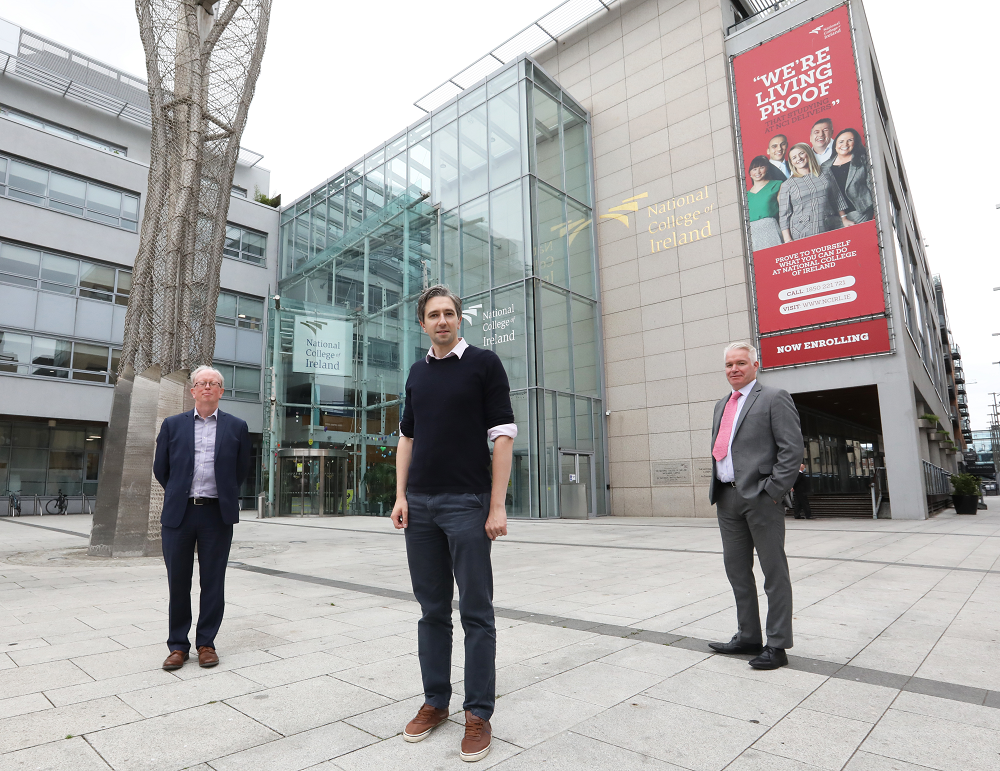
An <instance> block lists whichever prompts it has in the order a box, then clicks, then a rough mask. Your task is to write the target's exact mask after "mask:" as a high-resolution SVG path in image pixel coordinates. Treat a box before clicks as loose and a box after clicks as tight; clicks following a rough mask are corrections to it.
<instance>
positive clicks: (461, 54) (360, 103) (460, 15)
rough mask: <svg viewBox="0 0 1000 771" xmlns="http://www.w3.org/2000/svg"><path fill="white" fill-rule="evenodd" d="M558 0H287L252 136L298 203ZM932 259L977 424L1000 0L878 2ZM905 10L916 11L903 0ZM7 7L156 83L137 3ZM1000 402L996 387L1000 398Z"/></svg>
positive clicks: (996, 244) (990, 319) (895, 103)
mask: <svg viewBox="0 0 1000 771" xmlns="http://www.w3.org/2000/svg"><path fill="white" fill-rule="evenodd" d="M557 2H558V0H542V1H541V2H538V0H504V1H503V2H498V3H481V2H470V1H469V0H432V2H429V3H414V2H404V0H382V2H379V3H373V2H372V3H366V2H346V0H275V2H274V10H273V15H272V18H271V29H270V35H269V37H268V44H267V52H266V54H265V56H264V66H263V70H262V72H261V76H260V80H259V81H258V84H257V93H256V96H255V98H254V103H253V107H252V109H251V111H250V119H249V123H248V125H247V128H246V131H245V132H244V135H243V145H244V146H245V147H248V148H250V149H252V150H256V151H257V152H260V153H263V155H264V160H263V162H262V165H264V166H265V167H267V168H269V169H271V170H272V175H271V192H272V193H281V194H282V196H283V197H284V200H286V201H291V200H293V199H294V198H295V197H296V196H298V195H300V194H301V193H303V192H305V191H307V190H308V189H309V188H311V187H312V186H314V185H316V184H318V183H319V182H321V181H322V180H323V179H325V178H326V177H328V176H330V175H331V174H333V173H334V172H336V171H339V170H340V169H341V168H343V167H344V166H346V165H347V164H349V163H351V162H352V161H353V160H355V159H356V158H358V157H359V156H361V155H363V154H364V153H365V152H366V151H367V150H370V149H371V148H372V147H374V146H375V145H377V144H379V143H380V142H382V141H384V140H385V139H388V138H389V137H390V136H391V135H393V134H395V133H396V132H398V131H399V130H400V129H402V128H403V127H404V126H406V125H407V124H409V123H411V122H413V121H414V120H416V119H417V118H418V117H420V115H422V113H421V112H420V111H419V110H418V109H417V108H416V107H414V106H413V102H414V101H415V100H416V99H418V98H420V97H421V96H423V95H424V94H425V93H426V92H428V91H430V90H431V89H432V88H434V87H436V86H438V85H440V84H441V83H442V82H444V81H445V80H446V79H447V78H449V77H451V76H452V75H454V74H455V73H457V72H458V71H459V70H461V69H462V68H464V67H465V66H466V65H468V64H471V63H472V62H473V61H475V60H476V59H478V58H479V57H480V56H482V55H483V54H485V53H486V52H487V51H489V50H490V49H491V48H493V47H495V46H496V45H498V44H500V43H502V42H503V41H504V40H506V39H507V38H509V37H510V36H511V35H513V34H514V33H516V32H518V31H519V30H520V29H522V28H523V27H525V26H526V25H528V24H530V23H531V22H532V21H534V20H535V19H536V18H538V17H539V16H540V15H542V14H543V13H544V12H545V11H546V10H548V9H549V8H551V7H555V5H556V4H557ZM865 7H866V9H867V13H868V18H869V23H870V25H871V28H872V34H873V36H874V39H875V50H876V52H877V55H878V60H879V64H880V66H881V68H882V74H883V78H884V80H885V90H886V98H887V100H888V102H889V109H890V110H891V112H892V114H893V119H894V122H895V125H896V130H897V133H898V137H899V146H900V151H901V153H902V156H903V158H904V163H905V165H906V170H907V178H908V179H909V181H910V189H911V191H912V194H913V198H914V204H915V207H916V211H917V217H918V219H919V221H920V228H921V231H922V233H923V235H924V238H925V239H926V241H927V243H928V245H929V246H928V250H927V251H928V255H929V259H930V266H931V270H932V271H933V272H935V273H940V274H941V278H942V281H943V283H944V289H945V294H946V297H947V302H948V310H949V314H950V317H951V322H952V331H953V333H954V335H955V340H956V342H957V343H958V344H959V345H960V346H961V347H962V354H963V359H962V360H963V362H964V364H965V370H966V377H967V378H968V381H969V384H968V389H969V395H970V401H971V416H972V426H973V428H985V427H986V426H987V423H988V421H987V415H988V412H987V406H986V405H987V403H988V402H989V401H990V400H991V399H992V397H990V396H989V395H988V394H989V392H991V391H998V392H1000V366H998V365H996V364H992V362H994V361H998V360H1000V337H996V338H994V337H992V333H993V332H1000V319H998V317H997V309H998V308H1000V292H996V293H995V292H993V291H992V289H993V287H994V286H1000V261H998V257H1000V238H998V236H1000V210H998V209H997V208H996V205H997V204H1000V183H998V181H997V180H998V179H1000V160H998V158H1000V153H998V151H997V149H996V145H997V142H996V139H995V137H994V135H993V132H995V131H998V130H1000V99H998V98H997V88H996V83H995V78H994V76H993V73H994V70H995V58H996V52H995V48H996V43H995V39H994V36H993V34H992V31H991V25H990V23H989V22H990V20H991V19H993V18H994V16H995V10H996V0H961V2H957V3H953V4H952V5H951V6H950V8H952V9H954V10H953V11H952V12H950V13H944V12H942V8H943V7H942V6H940V5H939V4H936V3H934V4H932V3H930V2H929V1H928V0H922V2H909V3H903V2H901V1H900V0H867V2H866V3H865ZM902 7H905V12H901V9H902ZM0 17H3V18H5V19H8V20H9V21H12V22H14V23H15V24H20V25H22V26H24V27H26V28H28V29H31V30H34V31H36V32H38V33H40V34H43V35H45V36H47V37H51V38H53V39H55V40H57V41H59V42H62V43H64V44H66V45H68V46H70V47H72V48H76V49H78V50H80V51H83V52H84V53H87V54H89V55H91V56H94V57H96V58H98V59H101V60H103V61H105V62H107V63H109V64H112V65H114V66H116V67H119V68H121V69H124V70H128V71H131V72H134V73H135V74H136V75H139V76H141V77H142V78H143V79H145V60H144V57H143V54H142V45H141V43H140V41H139V34H138V25H137V23H136V19H135V6H134V3H133V2H130V0H102V2H100V3H96V4H95V3H91V2H82V1H81V0H33V2H31V3H28V2H25V0H0ZM998 399H1000V397H998Z"/></svg>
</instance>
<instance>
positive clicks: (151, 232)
mask: <svg viewBox="0 0 1000 771" xmlns="http://www.w3.org/2000/svg"><path fill="white" fill-rule="evenodd" d="M214 8H215V11H214V14H213V13H212V9H213V3H212V2H211V1H210V0H201V1H199V0H136V4H135V9H136V14H137V16H138V17H139V30H140V34H141V36H142V44H143V48H144V49H145V52H146V72H147V76H148V82H149V98H150V102H151V107H152V118H153V126H152V147H151V158H150V165H149V189H148V192H147V196H146V204H145V211H144V214H143V219H142V230H141V232H140V237H139V252H138V254H137V255H136V260H135V270H134V271H133V274H132V294H131V296H130V298H129V304H128V311H127V313H126V315H125V337H124V345H123V347H122V355H121V366H120V372H124V371H125V370H126V368H127V367H130V368H131V369H132V371H133V372H136V373H141V372H144V371H145V370H146V369H148V368H149V367H151V366H154V365H159V367H160V371H161V372H162V373H164V374H167V373H170V372H174V371H176V370H179V369H191V368H193V367H194V366H197V365H199V364H205V363H209V362H211V360H212V353H213V351H214V349H215V305H216V302H217V300H218V296H219V272H220V269H221V265H222V248H223V245H224V241H225V236H226V215H227V212H228V210H229V194H230V189H231V187H232V182H233V173H234V172H235V170H236V159H237V156H238V154H239V149H240V137H241V136H242V134H243V128H244V126H245V125H246V120H247V112H248V111H249V108H250V100H251V99H252V97H253V92H254V88H255V86H256V83H257V76H258V75H259V73H260V64H261V59H262V58H263V55H264V44H265V41H266V38H267V28H268V21H269V17H270V12H271V0H221V2H219V3H215V4H214Z"/></svg>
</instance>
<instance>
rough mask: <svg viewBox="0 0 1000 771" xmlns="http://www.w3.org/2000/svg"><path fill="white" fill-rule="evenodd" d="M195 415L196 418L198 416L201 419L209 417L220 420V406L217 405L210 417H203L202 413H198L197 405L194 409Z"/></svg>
mask: <svg viewBox="0 0 1000 771" xmlns="http://www.w3.org/2000/svg"><path fill="white" fill-rule="evenodd" d="M194 416H195V417H196V418H198V419H199V420H208V418H215V419H216V420H218V419H219V408H218V407H216V408H215V412H213V413H212V414H211V415H209V416H208V418H203V417H201V415H199V414H198V408H197V407H195V409H194Z"/></svg>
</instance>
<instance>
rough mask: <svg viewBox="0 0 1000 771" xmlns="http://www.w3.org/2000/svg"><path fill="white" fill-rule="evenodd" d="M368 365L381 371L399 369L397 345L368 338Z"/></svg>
mask: <svg viewBox="0 0 1000 771" xmlns="http://www.w3.org/2000/svg"><path fill="white" fill-rule="evenodd" d="M368 364H369V365H370V366H372V367H382V368H383V369H399V343H395V342H391V341H389V340H378V339H376V338H372V337H370V338H368Z"/></svg>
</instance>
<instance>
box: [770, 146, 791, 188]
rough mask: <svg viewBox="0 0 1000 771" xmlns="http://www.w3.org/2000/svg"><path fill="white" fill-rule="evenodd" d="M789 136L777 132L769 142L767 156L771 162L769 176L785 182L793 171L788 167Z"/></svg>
mask: <svg viewBox="0 0 1000 771" xmlns="http://www.w3.org/2000/svg"><path fill="white" fill-rule="evenodd" d="M787 154H788V137H786V136H785V135H784V134H776V135H775V136H773V137H771V139H770V141H769V142H768V143H767V158H768V160H769V161H770V162H771V163H770V166H768V169H767V178H768V179H776V180H778V182H784V181H785V180H786V179H788V178H789V177H790V176H791V174H792V172H791V171H790V170H789V168H788V160H787V158H785V156H786V155H787Z"/></svg>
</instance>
